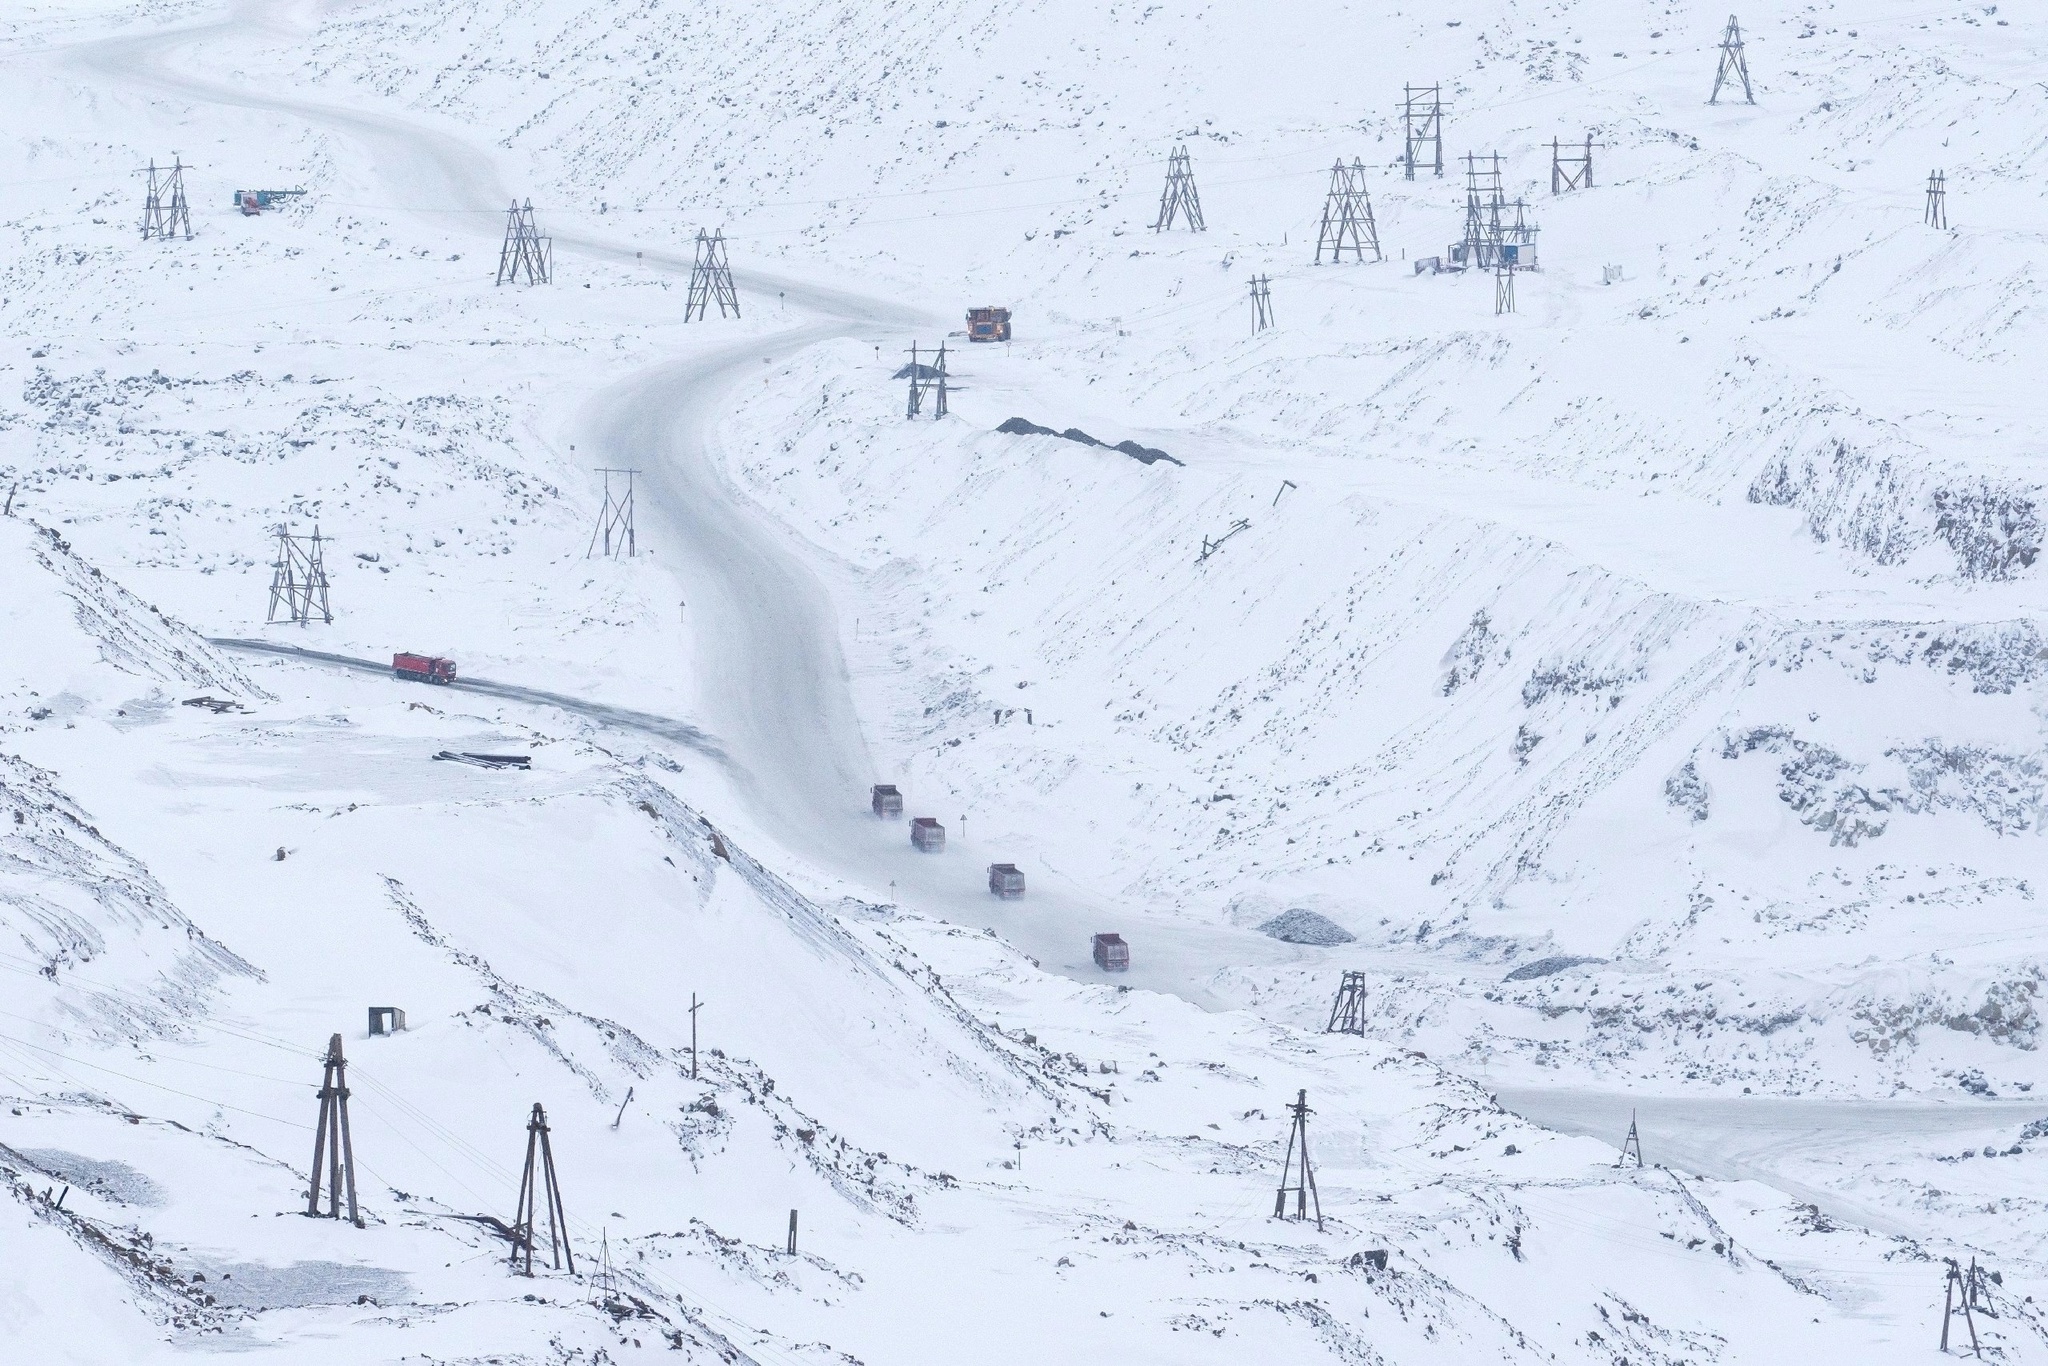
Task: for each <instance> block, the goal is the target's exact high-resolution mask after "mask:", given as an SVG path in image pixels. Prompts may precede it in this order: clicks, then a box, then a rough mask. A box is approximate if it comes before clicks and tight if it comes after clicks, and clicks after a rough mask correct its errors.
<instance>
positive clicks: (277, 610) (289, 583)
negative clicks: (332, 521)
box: [266, 522, 334, 626]
mask: <svg viewBox="0 0 2048 1366" xmlns="http://www.w3.org/2000/svg"><path fill="white" fill-rule="evenodd" d="M270 570H271V572H270V614H269V616H268V617H267V618H266V620H268V621H269V622H272V623H276V622H280V621H289V622H295V623H297V624H298V625H300V626H305V625H308V624H309V623H311V622H312V621H314V620H315V619H316V618H317V619H318V620H319V621H321V622H322V623H324V624H326V625H329V626H332V625H333V624H334V609H333V608H332V607H331V606H329V604H328V601H327V552H326V543H325V542H324V541H323V540H322V539H321V536H320V526H319V523H317V522H316V523H314V525H313V534H312V535H311V536H294V535H292V531H291V527H290V526H288V525H287V526H280V527H279V528H278V529H277V558H276V559H275V560H273V561H271V566H270Z"/></svg>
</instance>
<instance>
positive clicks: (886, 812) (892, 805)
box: [868, 783, 903, 821]
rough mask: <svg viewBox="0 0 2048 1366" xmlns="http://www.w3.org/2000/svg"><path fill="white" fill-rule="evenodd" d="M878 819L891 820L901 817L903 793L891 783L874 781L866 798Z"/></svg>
mask: <svg viewBox="0 0 2048 1366" xmlns="http://www.w3.org/2000/svg"><path fill="white" fill-rule="evenodd" d="M868 805H869V807H870V808H872V809H873V811H874V813H875V816H876V818H877V819H878V820H885V821H892V820H901V819H902V818H903V794H902V793H901V792H898V791H897V790H896V787H895V785H894V784H893V783H876V784H875V786H874V788H873V790H872V793H871V795H870V796H869V798H868Z"/></svg>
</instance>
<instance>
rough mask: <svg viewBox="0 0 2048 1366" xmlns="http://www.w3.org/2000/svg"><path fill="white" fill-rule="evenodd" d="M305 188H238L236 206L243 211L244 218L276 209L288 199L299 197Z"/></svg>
mask: <svg viewBox="0 0 2048 1366" xmlns="http://www.w3.org/2000/svg"><path fill="white" fill-rule="evenodd" d="M304 193H305V191H304V190H236V191H235V207H236V208H238V209H240V210H241V211H242V216H243V217H244V218H248V217H252V216H254V215H256V214H259V213H262V212H263V211H264V210H265V209H275V208H278V207H279V206H281V205H282V204H283V203H284V201H285V200H287V199H297V198H298V197H299V196H300V195H302V194H304Z"/></svg>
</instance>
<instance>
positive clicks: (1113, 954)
mask: <svg viewBox="0 0 2048 1366" xmlns="http://www.w3.org/2000/svg"><path fill="white" fill-rule="evenodd" d="M1095 966H1096V967H1098V968H1101V969H1102V970H1103V971H1104V972H1123V971H1125V970H1127V969H1128V968H1129V967H1130V966H1131V946H1130V945H1129V944H1126V943H1125V942H1124V937H1123V936H1122V935H1120V934H1098V935H1096V936H1095Z"/></svg>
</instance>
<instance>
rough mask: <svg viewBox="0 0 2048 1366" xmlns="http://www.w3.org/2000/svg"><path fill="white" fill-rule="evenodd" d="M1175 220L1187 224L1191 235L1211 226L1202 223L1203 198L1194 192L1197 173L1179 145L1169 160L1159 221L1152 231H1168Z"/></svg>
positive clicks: (1160, 193) (1157, 220) (1183, 148)
mask: <svg viewBox="0 0 2048 1366" xmlns="http://www.w3.org/2000/svg"><path fill="white" fill-rule="evenodd" d="M1175 219H1179V220H1181V221H1183V222H1185V223H1186V224H1187V226H1188V229H1189V230H1190V231H1191V232H1201V231H1203V230H1204V229H1205V228H1206V227H1207V226H1208V225H1207V224H1205V223H1204V222H1202V197H1201V195H1199V194H1197V193H1196V192H1195V171H1194V167H1193V166H1192V165H1191V164H1190V163H1189V162H1188V149H1187V148H1186V147H1185V146H1182V145H1179V144H1176V145H1175V146H1174V149H1173V154H1172V155H1171V156H1169V157H1167V159H1166V188H1165V189H1163V190H1161V191H1160V192H1159V217H1158V218H1157V219H1156V220H1155V221H1154V222H1153V224H1152V231H1154V232H1164V231H1166V230H1167V229H1168V228H1170V227H1172V226H1173V225H1174V220H1175Z"/></svg>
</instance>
